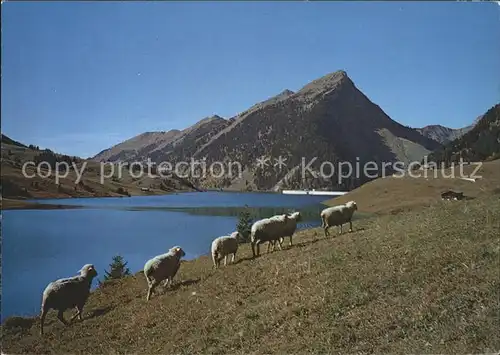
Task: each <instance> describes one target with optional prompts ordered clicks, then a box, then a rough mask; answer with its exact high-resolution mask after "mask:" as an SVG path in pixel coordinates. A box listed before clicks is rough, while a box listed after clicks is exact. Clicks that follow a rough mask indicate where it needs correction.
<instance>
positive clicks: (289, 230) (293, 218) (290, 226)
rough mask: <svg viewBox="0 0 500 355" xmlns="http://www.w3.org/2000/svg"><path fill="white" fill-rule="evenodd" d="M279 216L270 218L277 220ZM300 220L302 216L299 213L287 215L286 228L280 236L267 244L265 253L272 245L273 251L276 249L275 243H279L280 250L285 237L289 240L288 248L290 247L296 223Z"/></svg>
mask: <svg viewBox="0 0 500 355" xmlns="http://www.w3.org/2000/svg"><path fill="white" fill-rule="evenodd" d="M277 217H279V216H273V217H271V218H277ZM301 220H302V216H301V214H300V212H293V213H292V214H289V215H288V221H287V223H286V226H285V227H284V228H283V230H282V233H281V236H280V237H279V238H277V239H275V240H273V241H270V242H269V244H268V245H267V252H269V247H270V246H271V245H272V246H273V251H274V249H275V247H276V242H278V243H279V247H280V249H282V246H283V241H284V239H285V238H286V237H289V238H290V246H292V237H293V234H294V233H295V231H296V230H297V223H298V222H300V221H301Z"/></svg>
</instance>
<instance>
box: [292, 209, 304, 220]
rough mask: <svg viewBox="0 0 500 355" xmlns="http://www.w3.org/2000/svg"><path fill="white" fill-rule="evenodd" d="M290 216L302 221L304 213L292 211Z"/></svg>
mask: <svg viewBox="0 0 500 355" xmlns="http://www.w3.org/2000/svg"><path fill="white" fill-rule="evenodd" d="M290 217H291V218H293V219H295V220H296V221H297V222H300V221H301V220H302V215H301V214H300V212H299V211H297V212H294V213H292V214H291V215H290Z"/></svg>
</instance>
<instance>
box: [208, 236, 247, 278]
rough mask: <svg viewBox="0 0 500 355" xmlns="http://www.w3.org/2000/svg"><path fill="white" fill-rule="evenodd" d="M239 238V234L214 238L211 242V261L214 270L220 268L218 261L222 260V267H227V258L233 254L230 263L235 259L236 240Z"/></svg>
mask: <svg viewBox="0 0 500 355" xmlns="http://www.w3.org/2000/svg"><path fill="white" fill-rule="evenodd" d="M239 238H241V236H240V233H238V232H233V233H231V235H226V236H222V237H218V238H215V239H214V241H213V242H212V249H211V251H212V261H213V263H214V268H216V269H217V268H218V267H219V266H220V261H221V260H222V258H224V266H226V265H227V256H228V255H230V254H233V259H232V263H234V259H235V258H236V252H237V251H238V239H239Z"/></svg>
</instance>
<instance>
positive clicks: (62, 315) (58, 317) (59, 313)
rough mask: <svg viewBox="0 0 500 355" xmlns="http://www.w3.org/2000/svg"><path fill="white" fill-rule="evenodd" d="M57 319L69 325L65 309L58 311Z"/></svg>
mask: <svg viewBox="0 0 500 355" xmlns="http://www.w3.org/2000/svg"><path fill="white" fill-rule="evenodd" d="M57 319H59V320H60V321H61V323H62V324H64V325H68V322H67V321H66V319H64V311H63V310H59V311H58V312H57Z"/></svg>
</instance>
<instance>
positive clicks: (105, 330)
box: [2, 196, 500, 354]
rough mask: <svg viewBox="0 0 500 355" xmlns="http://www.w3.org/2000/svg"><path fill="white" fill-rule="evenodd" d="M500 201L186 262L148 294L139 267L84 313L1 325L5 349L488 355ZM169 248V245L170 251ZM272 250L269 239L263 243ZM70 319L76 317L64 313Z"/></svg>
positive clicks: (494, 340) (442, 207)
mask: <svg viewBox="0 0 500 355" xmlns="http://www.w3.org/2000/svg"><path fill="white" fill-rule="evenodd" d="M499 211H500V200H499V199H498V196H489V197H480V198H477V199H474V200H470V201H456V202H441V201H439V202H436V203H433V204H432V205H431V206H430V207H428V208H425V209H418V210H415V211H410V212H401V213H399V214H397V215H391V214H387V215H385V216H379V217H376V218H371V219H367V220H361V221H359V222H356V224H355V225H354V227H355V232H354V233H352V234H344V235H341V236H336V237H328V238H324V237H323V234H322V232H321V231H320V230H319V229H311V230H306V231H302V232H300V233H299V235H298V236H297V237H296V238H295V239H294V240H295V243H296V245H294V246H293V247H292V248H286V249H285V250H284V251H277V252H274V253H271V254H264V255H262V256H261V257H259V258H256V259H253V260H252V259H250V258H249V257H250V255H251V252H250V249H249V248H248V246H246V245H245V246H243V247H242V248H241V252H240V253H239V255H238V263H237V264H235V265H231V266H228V267H226V268H224V267H222V268H221V269H219V270H216V271H214V270H212V269H211V263H210V260H209V258H208V257H201V258H199V259H196V260H193V261H188V262H184V263H183V264H182V266H181V268H180V271H179V274H178V276H177V280H178V281H177V282H178V283H177V286H175V287H174V289H172V290H165V291H160V292H159V293H158V294H154V295H153V298H152V299H151V301H150V302H149V303H147V302H146V301H145V297H146V282H145V279H144V276H143V275H142V274H140V273H139V274H137V275H135V276H132V277H128V278H125V279H123V280H120V281H118V282H115V283H114V284H110V285H108V286H106V287H104V288H101V289H99V290H97V291H95V292H94V293H93V294H92V295H91V297H90V299H89V302H88V305H87V306H86V310H85V315H84V317H85V319H84V320H83V321H82V322H79V321H76V322H74V323H73V324H71V325H70V326H68V327H64V326H62V325H61V324H60V323H59V322H58V321H57V320H56V318H55V313H54V312H52V313H50V314H49V317H48V322H47V323H48V324H47V327H46V335H45V336H44V337H43V338H42V337H40V336H39V335H38V327H39V321H38V318H35V319H31V320H26V319H14V320H11V321H10V324H8V325H4V326H3V327H2V328H3V329H2V332H3V337H2V350H3V351H4V352H6V353H86V354H88V353H92V354H94V353H107V354H116V353H143V354H151V353H183V354H192V353H214V354H215V353H216V354H223V353H230V354H249V353H324V352H340V353H355V352H363V353H366V352H375V353H449V354H451V353H486V352H493V351H498V349H499V348H500V340H499V336H498V334H500V333H499V330H500V324H499V317H500V314H499V306H500V304H499V296H500V281H499V280H500V277H499V256H500V250H499V238H500V214H499V213H498V212H499ZM167 247H169V246H165V248H167ZM264 249H265V248H264ZM66 316H67V317H68V316H69V314H66Z"/></svg>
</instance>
